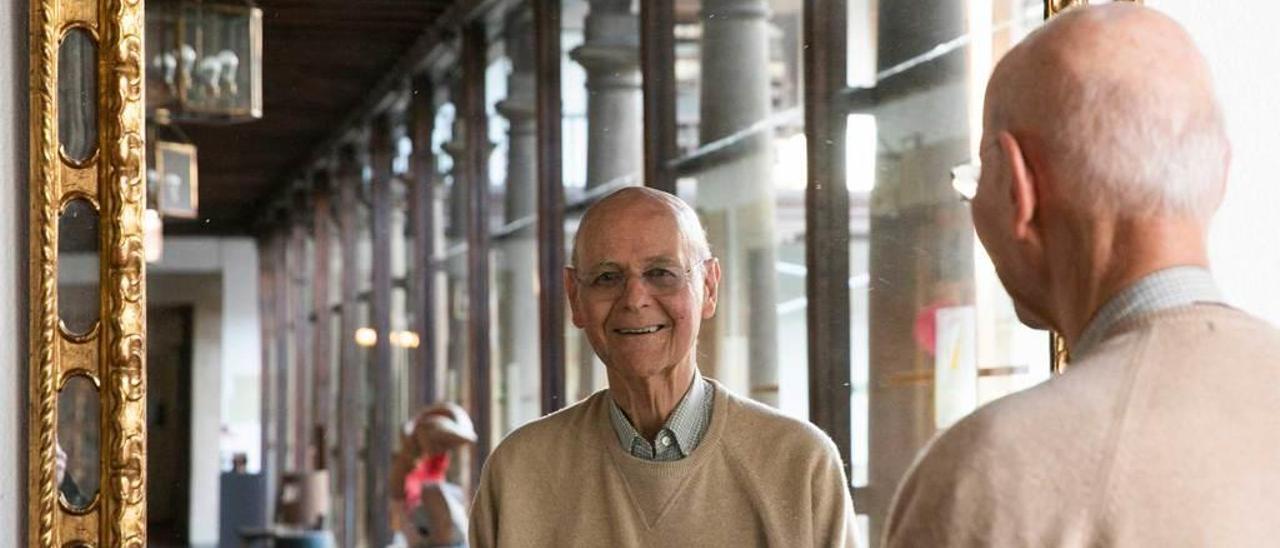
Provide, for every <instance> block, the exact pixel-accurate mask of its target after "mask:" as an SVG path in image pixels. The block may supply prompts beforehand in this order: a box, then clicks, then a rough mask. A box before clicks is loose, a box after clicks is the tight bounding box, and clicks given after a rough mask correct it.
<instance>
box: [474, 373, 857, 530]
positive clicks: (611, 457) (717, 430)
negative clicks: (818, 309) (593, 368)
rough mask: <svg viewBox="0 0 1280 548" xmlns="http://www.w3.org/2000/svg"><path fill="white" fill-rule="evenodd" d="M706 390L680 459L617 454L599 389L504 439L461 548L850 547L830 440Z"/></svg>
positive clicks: (849, 522)
mask: <svg viewBox="0 0 1280 548" xmlns="http://www.w3.org/2000/svg"><path fill="white" fill-rule="evenodd" d="M708 380H709V379H708ZM710 382H712V383H713V385H714V386H715V397H714V404H713V405H714V406H713V408H712V413H711V424H710V425H708V428H707V433H706V437H704V438H703V440H702V442H701V443H700V444H699V445H698V447H697V449H695V450H694V451H693V453H692V454H691V455H689V456H688V457H687V458H684V459H682V460H678V461H673V462H653V461H645V460H641V459H638V458H635V457H632V456H631V455H629V454H627V453H626V452H625V451H623V450H622V447H621V446H619V444H618V438H617V436H616V435H615V434H614V432H613V430H612V427H611V426H610V424H609V416H608V412H609V411H608V399H607V398H608V397H609V396H608V392H606V391H601V392H597V393H596V394H595V395H593V396H591V397H590V398H587V399H586V400H583V401H582V402H580V403H578V404H576V405H574V406H572V407H569V408H567V409H564V410H562V411H560V412H557V413H554V414H552V415H549V416H547V417H544V418H542V419H540V420H537V421H534V422H532V423H530V424H528V425H526V426H524V427H522V428H520V429H518V430H516V431H515V432H512V433H511V435H509V436H507V438H506V439H504V440H503V441H502V443H501V444H499V445H498V447H497V449H495V450H494V452H493V454H492V455H491V456H490V457H489V459H488V462H487V463H486V464H485V469H484V473H483V475H482V477H481V480H480V487H479V490H478V491H477V493H476V500H475V503H474V504H473V506H472V510H471V546H473V547H476V548H487V547H491V546H513V547H514V546H521V547H524V546H557V547H559V546H735V547H736V546H852V545H853V536H854V521H853V516H854V513H853V503H852V501H851V500H850V497H849V489H848V488H847V487H846V485H847V483H846V482H845V477H844V472H843V470H842V468H841V465H840V459H839V456H838V454H837V452H836V448H835V445H834V444H833V443H832V442H831V440H830V438H828V437H827V436H826V435H825V434H824V433H822V431H820V430H818V429H817V428H815V427H813V426H812V425H810V424H808V423H805V422H801V421H797V420H795V419H792V418H789V417H786V416H784V415H782V414H779V413H778V412H777V411H774V410H773V409H770V408H767V407H765V406H763V405H760V404H757V403H755V402H752V401H749V400H745V399H742V398H739V397H737V396H734V395H733V394H732V393H730V392H729V391H727V390H725V388H724V387H723V386H721V385H720V384H719V383H715V382H714V381H710Z"/></svg>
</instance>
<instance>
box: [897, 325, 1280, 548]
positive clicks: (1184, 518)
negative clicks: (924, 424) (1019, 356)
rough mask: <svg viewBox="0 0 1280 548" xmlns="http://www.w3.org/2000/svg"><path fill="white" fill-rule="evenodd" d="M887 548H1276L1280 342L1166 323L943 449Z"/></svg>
mask: <svg viewBox="0 0 1280 548" xmlns="http://www.w3.org/2000/svg"><path fill="white" fill-rule="evenodd" d="M885 540H886V543H885V545H886V546H895V547H896V546H912V547H914V546H1160V547H1164V546H1277V545H1280V332H1278V331H1277V330H1276V329H1275V328H1273V327H1271V326H1269V325H1267V324H1265V323H1263V322H1261V321H1258V320H1256V319H1253V318H1250V317H1249V316H1246V315H1245V314H1243V313H1241V312H1239V311H1237V310H1233V309H1230V308H1227V307H1223V306H1216V305H1196V306H1190V307H1183V308H1178V309H1171V310H1165V311H1161V312H1156V313H1153V314H1151V315H1148V316H1144V317H1138V318H1134V319H1132V320H1130V321H1127V322H1125V323H1122V324H1121V325H1119V326H1117V327H1116V328H1115V329H1114V330H1113V332H1112V334H1111V336H1109V337H1108V338H1107V339H1106V340H1105V341H1104V342H1103V343H1102V344H1101V345H1100V346H1099V347H1098V348H1097V350H1096V351H1094V352H1092V353H1090V354H1089V355H1086V356H1083V357H1082V359H1081V360H1079V361H1078V363H1073V364H1072V365H1071V367H1070V368H1069V369H1068V370H1067V372H1066V373H1065V374H1064V375H1062V376H1060V377H1058V378H1055V379H1053V380H1051V381H1048V382H1046V383H1044V384H1041V385H1039V386H1037V387H1035V388H1032V389H1030V390H1027V391H1025V392H1022V393H1018V394H1015V395H1012V396H1009V397H1006V398H1003V399H1001V400H998V401H996V402H993V403H992V404H990V405H987V406H985V407H983V408H981V409H979V410H978V411H977V412H975V413H974V414H973V415H971V416H969V417H968V418H966V419H964V420H962V421H960V422H959V423H957V424H956V425H955V426H953V427H952V428H951V429H949V430H948V431H946V432H945V433H944V434H943V435H942V436H940V437H939V438H938V439H936V440H935V441H934V442H933V443H932V445H931V446H930V447H929V449H928V451H927V452H926V453H925V454H924V455H923V456H922V457H921V458H920V459H919V460H918V461H917V462H916V464H915V466H914V467H913V470H912V471H911V472H910V473H909V474H908V476H907V478H906V480H905V481H904V482H903V484H902V485H901V486H900V487H899V490H898V494H897V496H896V498H895V501H894V504H893V507H892V511H891V517H890V520H889V523H888V524H887V526H886V528H885Z"/></svg>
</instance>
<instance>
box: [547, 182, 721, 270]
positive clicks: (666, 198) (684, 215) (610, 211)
mask: <svg viewBox="0 0 1280 548" xmlns="http://www.w3.org/2000/svg"><path fill="white" fill-rule="evenodd" d="M644 207H650V208H658V209H662V210H666V211H668V212H669V213H670V214H671V217H672V219H674V220H675V222H676V225H677V226H678V227H679V229H680V236H681V238H682V239H683V240H684V241H683V245H684V246H685V252H686V253H687V254H688V255H689V257H690V258H691V259H692V260H693V261H695V262H699V261H701V260H703V259H708V258H710V257H711V245H710V244H709V243H708V242H707V231H706V229H705V228H703V226H702V221H700V220H699V219H698V213H697V212H695V211H694V210H693V208H692V207H689V204H687V203H685V201H684V200H681V199H680V198H678V197H676V196H674V195H672V194H669V193H666V192H662V191H660V190H654V189H652V188H647V187H640V186H631V187H626V188H622V189H619V190H616V191H614V192H612V193H610V194H609V195H608V196H605V197H604V198H601V199H600V201H598V202H596V203H594V204H592V205H591V207H589V208H587V211H586V213H584V214H583V215H582V222H581V223H579V224H578V232H577V233H576V234H574V236H573V253H572V255H571V256H570V259H569V261H570V262H569V265H570V266H572V267H574V268H577V267H578V248H579V247H580V246H579V243H580V242H581V241H582V238H583V235H584V234H594V233H595V232H597V231H599V230H601V226H602V223H607V222H608V219H609V217H610V216H611V215H614V214H616V213H618V212H619V211H620V210H622V209H625V208H644Z"/></svg>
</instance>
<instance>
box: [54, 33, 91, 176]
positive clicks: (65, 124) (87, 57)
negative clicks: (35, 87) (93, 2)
mask: <svg viewBox="0 0 1280 548" xmlns="http://www.w3.org/2000/svg"><path fill="white" fill-rule="evenodd" d="M97 68H98V46H97V44H95V43H94V41H93V37H92V36H90V35H89V31H87V30H85V29H82V28H79V27H76V28H73V29H71V30H69V31H67V35H66V37H64V38H63V39H62V46H61V47H59V48H58V142H59V144H61V145H62V153H63V154H65V155H66V157H67V159H69V160H71V161H72V162H75V163H77V164H81V163H84V162H87V161H89V159H90V158H92V157H93V153H94V151H95V150H96V149H97V143H98V109H97V97H98V84H97V73H98V71H97Z"/></svg>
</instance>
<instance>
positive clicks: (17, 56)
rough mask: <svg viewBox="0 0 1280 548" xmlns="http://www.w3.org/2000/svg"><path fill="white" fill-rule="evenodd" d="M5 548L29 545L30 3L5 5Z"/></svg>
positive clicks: (1, 482) (1, 331) (1, 241)
mask: <svg viewBox="0 0 1280 548" xmlns="http://www.w3.org/2000/svg"><path fill="white" fill-rule="evenodd" d="M0 67H2V68H0V82H2V83H0V336H2V337H4V340H3V341H0V546H24V545H26V538H25V537H26V522H27V520H26V512H27V505H26V481H25V480H26V477H27V476H26V469H25V466H26V449H25V448H26V446H27V444H26V435H27V428H26V423H25V421H26V412H25V409H26V401H27V398H26V386H27V382H26V379H27V374H26V370H27V359H26V357H27V325H26V322H27V319H26V318H27V315H26V312H25V311H26V308H27V281H26V275H25V273H26V270H27V265H26V252H25V250H26V249H27V238H26V223H27V216H26V214H25V212H26V210H27V182H26V181H27V160H26V158H27V2H26V0H17V1H14V2H0Z"/></svg>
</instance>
